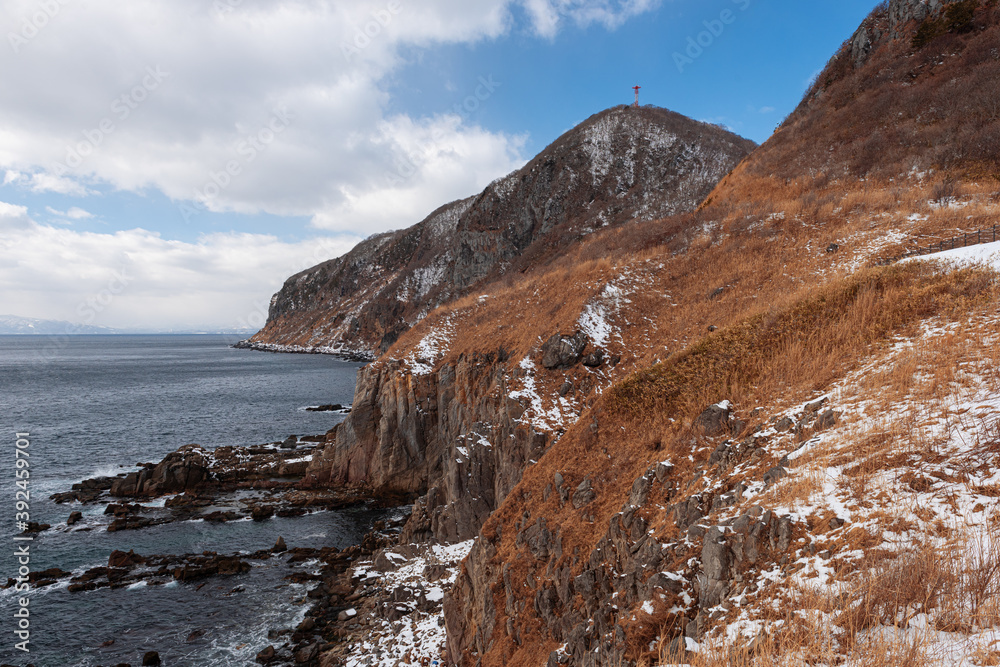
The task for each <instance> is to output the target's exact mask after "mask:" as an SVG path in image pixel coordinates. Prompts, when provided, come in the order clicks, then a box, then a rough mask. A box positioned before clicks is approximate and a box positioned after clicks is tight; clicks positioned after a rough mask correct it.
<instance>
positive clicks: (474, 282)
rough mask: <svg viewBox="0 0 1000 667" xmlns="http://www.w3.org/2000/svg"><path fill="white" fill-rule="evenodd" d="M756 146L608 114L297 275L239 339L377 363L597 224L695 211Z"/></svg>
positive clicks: (654, 118)
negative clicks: (399, 226)
mask: <svg viewBox="0 0 1000 667" xmlns="http://www.w3.org/2000/svg"><path fill="white" fill-rule="evenodd" d="M755 146H756V144H754V143H753V142H751V141H749V140H747V139H743V138H741V137H738V136H736V135H734V134H732V133H730V132H728V131H726V130H724V129H722V128H720V127H717V126H714V125H709V124H706V123H701V122H698V121H694V120H691V119H689V118H686V117H684V116H681V115H679V114H676V113H674V112H671V111H668V110H666V109H660V108H656V107H641V108H633V107H616V108H613V109H609V110H606V111H603V112H601V113H598V114H596V115H594V116H593V117H591V118H589V119H588V120H587V121H585V122H584V123H582V124H581V125H579V126H578V127H576V128H574V129H573V130H571V131H569V132H567V133H566V134H565V135H563V136H562V137H560V138H559V139H557V140H556V141H555V142H553V143H552V144H551V145H550V146H549V147H548V148H546V149H545V150H544V151H543V152H542V153H541V154H539V155H538V156H537V157H536V158H534V159H533V160H532V161H531V162H529V163H528V164H527V165H525V166H524V167H523V168H522V169H520V170H518V171H516V172H514V173H512V174H510V175H508V176H506V177H504V178H501V179H499V180H497V181H495V182H494V183H492V184H491V185H490V186H489V187H487V188H486V190H484V191H483V192H482V193H480V194H479V195H477V196H475V197H472V198H469V199H465V200H462V201H457V202H453V203H451V204H447V205H446V206H443V207H441V208H440V209H438V210H437V211H435V212H434V213H432V214H431V215H430V216H429V217H428V218H427V219H425V220H424V221H422V222H420V223H418V224H416V225H414V226H413V227H410V228H408V229H405V230H402V231H396V232H388V233H386V234H381V235H378V236H375V237H372V238H369V239H367V240H366V241H364V242H362V243H361V244H359V245H358V246H357V247H356V248H354V249H353V250H352V251H351V252H349V253H347V254H346V255H344V256H343V257H340V258H337V259H333V260H330V261H328V262H325V263H323V264H320V265H319V266H316V267H313V268H311V269H308V270H306V271H303V272H302V273H299V274H297V275H295V276H292V277H291V278H289V279H288V281H286V283H285V285H284V286H283V287H282V289H281V291H280V292H278V293H277V294H276V295H275V296H274V297H273V299H272V300H271V306H270V311H269V316H268V322H267V325H266V326H265V327H264V329H263V330H261V331H260V332H259V333H257V334H256V335H255V336H253V337H252V338H251V339H250V340H249V341H246V342H245V343H244V344H243V345H244V346H245V347H252V348H254V349H261V350H270V351H290V352H322V353H331V354H342V355H348V356H354V357H362V358H367V359H374V358H376V357H378V356H379V355H381V354H382V353H384V352H385V351H386V350H388V349H389V348H390V347H391V346H392V344H393V343H395V342H396V340H398V338H399V336H400V335H401V334H402V333H404V332H405V331H407V330H408V329H409V328H410V327H412V326H413V325H414V324H415V323H417V322H419V321H420V320H421V319H423V318H424V317H425V316H426V315H427V314H428V313H429V312H430V311H431V310H433V309H434V308H436V307H437V306H439V305H441V304H444V303H446V302H448V301H452V300H454V299H456V298H459V297H462V296H464V295H467V294H470V293H471V292H472V291H473V290H474V289H476V288H481V287H483V286H484V285H485V284H487V283H489V282H492V281H494V280H496V279H498V278H501V277H503V276H505V275H514V274H517V273H520V272H523V271H525V270H527V269H529V268H537V267H538V266H540V265H544V264H545V263H546V262H547V261H549V260H551V259H552V258H553V257H556V256H559V255H560V254H562V253H563V252H564V251H565V250H566V248H567V247H568V246H570V245H571V244H573V243H574V242H576V241H578V240H580V239H582V238H585V237H586V236H588V235H589V234H591V233H592V232H594V231H595V230H598V229H601V228H604V227H608V226H616V225H621V224H624V223H627V222H632V221H649V220H655V219H658V218H663V217H665V216H670V215H675V214H679V213H686V212H691V211H694V210H695V209H696V208H697V207H698V205H699V204H700V203H701V202H702V201H703V200H704V198H705V197H706V196H707V194H708V193H709V192H711V190H712V189H713V188H714V187H715V185H716V184H717V183H718V182H719V180H720V179H721V178H722V177H723V176H725V175H726V174H727V173H729V172H730V171H731V170H732V169H733V168H734V167H735V166H736V165H737V164H738V163H739V162H740V161H741V160H742V159H743V158H744V157H746V156H747V155H748V154H749V153H750V152H751V151H752V150H753V149H754V148H755Z"/></svg>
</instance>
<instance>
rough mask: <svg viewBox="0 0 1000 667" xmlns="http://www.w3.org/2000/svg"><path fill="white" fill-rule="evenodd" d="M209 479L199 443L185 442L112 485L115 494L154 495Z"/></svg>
mask: <svg viewBox="0 0 1000 667" xmlns="http://www.w3.org/2000/svg"><path fill="white" fill-rule="evenodd" d="M208 478H209V471H208V461H207V459H206V458H205V451H204V449H203V448H202V447H201V445H185V446H184V447H181V448H180V449H178V450H177V451H176V452H173V453H171V454H168V455H167V456H166V457H165V458H164V459H163V460H162V461H160V463H158V464H157V465H155V466H152V467H149V466H147V467H145V468H144V469H143V470H142V471H140V472H133V473H129V474H128V475H126V476H125V477H122V478H119V479H116V480H115V481H114V483H113V484H112V485H111V495H113V496H117V497H153V496H160V495H163V494H166V493H178V492H181V491H187V490H190V489H195V488H198V487H199V486H201V485H202V484H203V483H204V482H206V481H207V480H208Z"/></svg>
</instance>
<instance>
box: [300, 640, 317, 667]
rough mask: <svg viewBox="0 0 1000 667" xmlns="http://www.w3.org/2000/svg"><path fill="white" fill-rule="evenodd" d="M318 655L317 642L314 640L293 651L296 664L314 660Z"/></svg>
mask: <svg viewBox="0 0 1000 667" xmlns="http://www.w3.org/2000/svg"><path fill="white" fill-rule="evenodd" d="M317 656H319V642H315V643H313V644H310V645H308V646H305V647H303V648H300V649H299V650H298V651H296V652H295V662H296V663H298V664H300V665H301V664H303V663H307V662H309V661H311V660H315V659H316V658H317Z"/></svg>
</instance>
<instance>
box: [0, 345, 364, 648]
mask: <svg viewBox="0 0 1000 667" xmlns="http://www.w3.org/2000/svg"><path fill="white" fill-rule="evenodd" d="M235 340H236V339H234V338H232V337H227V336H79V337H61V338H51V337H41V336H39V337H34V336H0V429H2V430H0V443H4V446H3V447H0V452H4V453H3V454H0V508H5V511H6V515H5V514H4V511H0V540H2V542H3V544H4V546H3V547H0V553H2V556H0V582H3V581H6V580H7V578H8V577H14V576H16V571H17V567H18V566H17V562H16V558H15V557H14V555H13V554H14V551H15V542H14V541H13V537H14V535H15V533H16V529H15V492H16V491H17V490H18V489H16V487H15V481H16V480H15V465H16V464H15V443H16V434H17V433H24V432H27V433H30V434H31V435H30V438H29V441H30V447H29V451H30V461H31V468H30V471H31V479H30V494H31V496H30V505H31V507H30V511H31V520H32V521H38V522H41V523H49V524H52V526H53V527H52V529H50V530H49V531H46V532H44V533H41V534H40V536H39V537H38V538H37V539H36V540H35V541H34V542H33V543H31V547H30V548H31V569H32V571H38V570H44V569H47V568H50V567H59V568H62V569H63V570H66V571H71V572H80V571H83V570H85V569H88V568H91V567H97V566H102V565H106V564H107V559H108V555H109V554H110V553H111V552H112V551H113V550H115V549H121V550H124V551H128V550H129V549H135V551H136V552H137V553H139V554H144V555H152V554H184V553H201V552H203V551H216V552H218V553H222V554H230V553H235V552H237V551H243V552H253V551H257V550H259V549H267V548H270V547H271V546H272V545H273V544H274V543H275V541H276V540H277V538H278V537H279V536H282V537H284V538H285V541H286V542H287V543H288V546H289V547H323V546H336V547H338V548H344V547H347V546H350V545H352V544H357V543H358V542H360V539H361V537H362V536H363V535H364V533H365V532H367V530H368V529H369V528H370V526H371V524H372V522H373V521H374V520H376V519H377V518H379V517H381V516H383V513H381V512H373V511H367V510H363V509H358V510H350V511H342V512H323V513H317V514H311V515H308V516H305V517H299V518H288V519H281V518H273V519H271V520H268V521H265V522H262V523H256V522H251V521H241V522H232V523H226V524H220V525H212V524H206V523H204V522H194V521H188V522H178V523H171V524H166V525H162V526H153V527H150V528H145V529H142V530H139V531H123V532H117V533H107V532H106V531H105V530H104V528H103V526H104V525H105V524H106V523H107V518H106V517H104V516H103V509H104V506H103V505H97V506H89V507H82V506H80V505H79V504H72V505H57V504H55V503H53V502H52V501H50V500H48V496H49V495H51V494H52V493H56V492H59V491H68V490H69V489H70V487H71V486H72V484H74V483H75V482H79V481H81V480H83V479H87V478H90V477H95V476H100V475H116V474H118V473H120V472H129V471H132V470H134V469H135V466H136V464H138V463H144V462H158V461H159V460H160V459H161V458H162V457H163V456H164V455H166V454H168V453H169V452H172V451H174V450H176V449H177V448H178V447H180V446H182V445H185V444H188V443H199V444H201V445H203V446H205V447H207V448H210V449H214V448H215V447H219V446H223V445H253V444H262V443H267V442H274V441H278V440H283V439H285V438H286V437H287V436H289V435H316V434H321V433H324V432H326V431H327V430H329V429H330V428H332V427H333V426H334V425H335V424H337V423H338V422H339V421H342V420H343V419H344V417H343V415H339V414H334V413H315V412H307V411H305V410H304V408H305V407H306V406H310V405H321V404H330V403H343V404H348V403H350V402H351V399H352V397H353V392H354V384H355V378H356V374H357V370H358V368H360V367H361V364H357V363H350V362H345V361H341V360H338V359H335V358H332V357H327V356H318V355H274V354H264V353H260V352H253V351H248V350H234V349H232V348H230V347H229V345H230V344H231V343H233V342H235ZM160 505H161V506H162V500H161V501H160ZM73 510H82V511H83V513H84V521H83V522H82V523H81V524H78V525H76V526H74V527H73V528H72V529H70V528H68V527H67V526H66V519H67V517H68V516H69V513H70V512H71V511H73ZM81 528H82V529H81ZM86 528H91V529H90V530H86ZM279 563H280V561H279V560H277V559H271V560H270V561H265V562H263V563H261V564H257V565H255V566H254V569H253V571H252V572H250V573H249V574H246V575H242V576H238V577H233V578H221V577H220V578H213V579H209V580H207V581H208V583H207V584H206V585H204V586H199V584H202V583H203V581H204V580H203V581H198V582H194V583H192V584H178V583H170V584H168V585H166V586H143V585H139V586H136V587H133V588H129V589H119V590H107V589H105V590H98V591H93V592H85V593H75V594H70V593H69V592H68V591H67V590H66V589H65V585H66V584H65V583H63V584H56V585H53V586H50V587H48V588H46V589H42V590H35V589H32V592H31V593H30V605H29V608H30V610H31V617H30V623H31V625H30V630H31V641H30V648H31V652H30V654H25V653H23V652H21V651H18V650H16V649H15V648H14V644H15V642H17V641H19V640H18V639H17V638H16V637H15V635H14V629H15V625H14V623H15V621H14V619H13V618H12V613H13V611H14V610H15V609H16V608H17V604H18V602H17V598H18V597H20V595H16V594H15V593H14V591H13V589H8V590H4V591H0V608H2V610H3V611H2V616H0V664H3V663H11V664H14V665H27V664H34V665H35V666H36V667H95V666H97V665H104V666H106V667H107V666H110V665H115V664H118V663H131V664H133V665H139V664H141V659H142V655H143V653H144V652H145V651H149V650H156V651H159V653H160V655H161V657H162V658H163V661H164V665H166V666H167V667H171V666H184V667H187V666H191V667H211V666H220V667H221V666H229V665H252V664H254V656H255V655H256V653H257V652H258V651H260V650H261V649H262V648H264V647H265V646H267V645H268V644H270V643H275V642H274V641H273V640H270V641H269V640H268V637H267V635H268V631H269V630H272V629H276V628H286V627H289V626H291V625H292V624H294V623H295V622H296V621H297V620H300V619H301V616H302V614H304V613H305V609H306V607H305V605H304V603H303V597H304V595H305V592H306V589H305V588H304V587H302V586H299V585H293V584H289V583H288V582H287V581H285V580H284V578H283V577H284V575H285V574H287V573H288V571H287V569H285V568H284V567H283V566H280V565H279ZM199 633H202V634H199Z"/></svg>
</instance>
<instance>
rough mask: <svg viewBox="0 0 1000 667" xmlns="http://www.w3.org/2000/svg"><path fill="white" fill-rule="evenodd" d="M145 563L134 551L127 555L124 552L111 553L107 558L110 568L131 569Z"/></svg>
mask: <svg viewBox="0 0 1000 667" xmlns="http://www.w3.org/2000/svg"><path fill="white" fill-rule="evenodd" d="M145 562H146V559H145V558H143V557H142V556H140V555H139V554H137V553H136V552H135V551H132V550H130V551H129V552H128V553H125V552H124V551H118V550H117V549H116V550H115V551H112V552H111V555H110V556H109V557H108V567H111V568H132V567H135V566H136V565H142V564H143V563H145Z"/></svg>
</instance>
